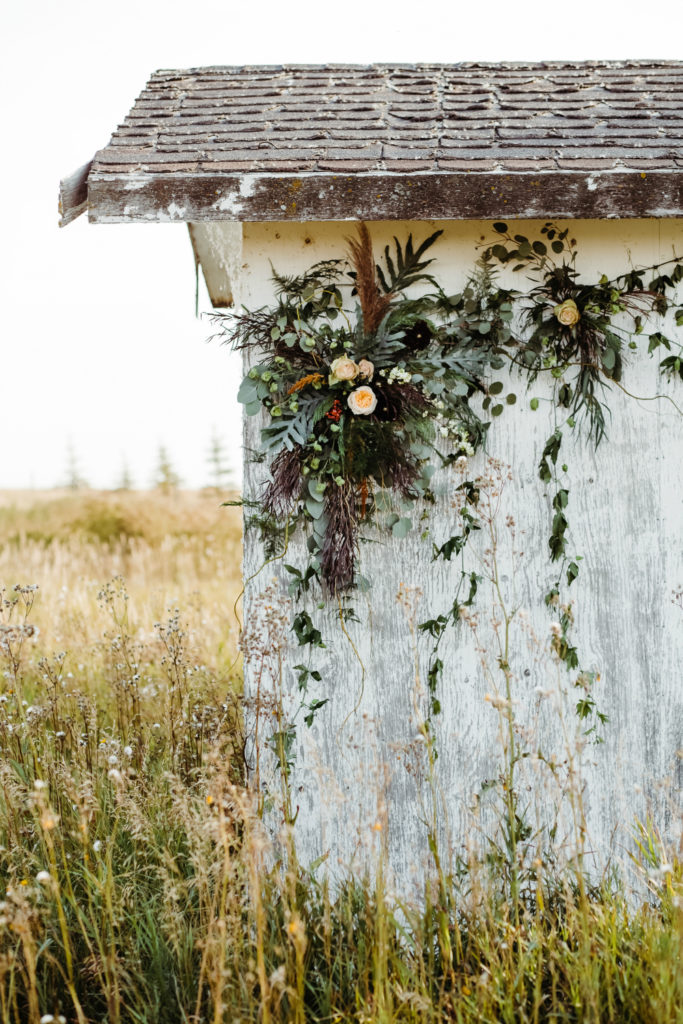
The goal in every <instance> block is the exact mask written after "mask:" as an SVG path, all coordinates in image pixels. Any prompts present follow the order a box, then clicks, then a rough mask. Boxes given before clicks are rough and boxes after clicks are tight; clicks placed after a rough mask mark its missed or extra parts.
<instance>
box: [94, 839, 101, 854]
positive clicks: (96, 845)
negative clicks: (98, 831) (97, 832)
mask: <svg viewBox="0 0 683 1024" xmlns="http://www.w3.org/2000/svg"><path fill="white" fill-rule="evenodd" d="M92 848H93V850H94V851H95V853H99V852H100V850H101V849H102V840H101V839H96V840H95V842H94V843H93V844H92Z"/></svg>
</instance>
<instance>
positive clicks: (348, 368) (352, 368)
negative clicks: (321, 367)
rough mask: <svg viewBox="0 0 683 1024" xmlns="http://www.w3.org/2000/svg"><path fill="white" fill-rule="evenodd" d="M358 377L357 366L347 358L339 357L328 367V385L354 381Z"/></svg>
mask: <svg viewBox="0 0 683 1024" xmlns="http://www.w3.org/2000/svg"><path fill="white" fill-rule="evenodd" d="M357 376H358V366H357V365H356V363H354V361H353V359H349V357H348V356H339V358H338V359H335V361H334V362H333V363H332V365H331V366H330V384H334V383H335V382H336V381H339V380H355V379H356V377H357Z"/></svg>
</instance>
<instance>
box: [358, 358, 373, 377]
mask: <svg viewBox="0 0 683 1024" xmlns="http://www.w3.org/2000/svg"><path fill="white" fill-rule="evenodd" d="M358 372H359V373H360V375H361V377H365V379H366V380H372V378H373V375H374V373H375V364H374V363H371V362H370V360H369V359H360V360H359V361H358Z"/></svg>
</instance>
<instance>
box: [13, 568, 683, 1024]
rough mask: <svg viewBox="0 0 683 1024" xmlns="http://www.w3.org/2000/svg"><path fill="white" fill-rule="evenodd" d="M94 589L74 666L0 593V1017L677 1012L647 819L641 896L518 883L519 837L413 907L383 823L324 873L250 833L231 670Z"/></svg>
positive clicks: (675, 936) (173, 629)
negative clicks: (360, 851) (357, 859)
mask: <svg viewBox="0 0 683 1024" xmlns="http://www.w3.org/2000/svg"><path fill="white" fill-rule="evenodd" d="M98 557H99V556H98ZM181 583H182V581H181ZM98 593H99V603H98V604H97V617H96V622H97V624H98V625H99V626H101V627H102V626H103V627H104V628H103V629H102V631H101V633H100V635H99V637H97V638H95V637H94V636H92V635H90V636H89V637H85V638H82V640H84V641H87V642H82V643H81V646H80V650H79V655H78V656H79V657H82V658H87V657H88V655H89V654H90V656H91V658H92V661H93V662H94V663H95V664H96V666H97V667H96V669H92V668H91V669H88V670H86V669H85V668H84V669H83V671H82V672H80V673H79V670H78V666H77V664H76V666H75V668H73V669H72V668H71V667H70V666H72V665H73V664H74V662H73V661H72V659H71V656H70V654H69V653H68V651H66V652H63V651H62V650H61V649H57V653H51V652H50V651H48V650H47V649H46V647H45V636H44V634H40V635H38V634H36V631H35V629H34V625H33V623H34V622H35V621H36V620H37V619H39V618H40V615H41V591H36V589H35V588H33V587H32V586H12V587H11V588H9V589H8V590H6V591H5V592H4V594H3V604H2V614H1V616H0V671H1V672H2V686H1V689H2V693H0V748H1V750H0V844H1V846H0V877H1V883H2V886H3V888H4V896H3V897H2V900H1V902H0V1021H2V1022H3V1024H5V1022H7V1024H39V1022H40V1021H43V1022H44V1024H49V1022H50V1021H55V1022H56V1021H60V1020H62V1021H63V1022H69V1024H71V1022H78V1024H82V1022H92V1024H95V1022H98V1024H99V1022H102V1021H106V1022H108V1024H129V1022H130V1024H179V1022H187V1024H199V1022H207V1024H208V1022H212V1024H218V1022H226V1024H227V1022H231V1024H232V1022H237V1021H254V1022H256V1021H263V1022H275V1021H278V1022H280V1021H294V1022H304V1021H311V1022H312V1021H318V1022H330V1024H331V1022H334V1021H337V1022H341V1021H358V1022H370V1021H380V1022H394V1021H396V1022H399V1021H400V1022H413V1021H414V1022H423V1021H424V1022H435V1024H436V1022H439V1021H454V1022H458V1024H467V1022H475V1021H476V1022H479V1021H483V1022H490V1024H497V1022H501V1021H504V1022H509V1024H518V1022H530V1024H541V1022H543V1024H545V1022H548V1024H549V1022H553V1024H555V1022H579V1021H582V1022H583V1021H590V1022H603V1021H610V1022H612V1021H613V1022H619V1024H629V1022H633V1024H636V1022H638V1024H674V1022H679V1021H680V1020H681V1014H682V1012H683V1011H682V1007H683V981H682V979H681V975H680V969H679V964H680V960H681V946H682V944H683V878H682V872H681V866H680V863H679V862H678V861H677V860H676V857H675V855H674V852H673V851H671V850H667V849H666V848H665V845H664V843H663V842H662V840H661V839H660V837H659V836H658V835H657V832H656V830H655V828H654V827H653V825H652V824H651V823H642V824H641V825H640V826H639V828H638V834H637V837H636V839H637V845H636V851H637V852H636V859H637V862H638V865H639V868H640V870H641V872H642V876H643V878H644V879H646V881H647V885H648V888H649V899H647V900H646V901H645V902H643V903H642V905H639V906H636V904H635V901H634V898H633V895H632V894H631V893H629V892H627V891H626V889H625V888H624V886H623V885H622V884H620V882H619V880H618V879H617V878H616V877H612V878H611V879H610V880H609V881H605V882H604V883H602V884H600V885H595V884H591V883H590V882H589V881H588V880H587V879H586V878H585V876H584V875H583V873H582V869H581V865H580V863H578V862H574V863H573V864H571V865H566V866H565V867H559V866H553V862H552V859H551V858H548V859H547V861H545V862H544V864H543V869H542V870H537V871H536V872H535V873H531V872H530V870H529V869H528V868H525V871H526V873H525V874H524V876H523V877H522V876H521V874H520V872H521V867H520V865H521V864H522V863H525V862H523V861H522V859H521V857H520V855H519V850H518V847H519V845H520V843H519V838H518V837H513V838H512V839H511V841H510V843H509V844H508V846H507V847H506V846H503V849H502V855H496V856H487V851H485V850H484V851H482V853H481V855H480V856H479V857H477V856H476V855H475V854H474V853H472V854H471V857H470V859H469V860H468V861H466V862H463V863H462V865H460V870H459V872H458V874H457V877H451V875H450V874H445V873H444V871H443V870H441V871H437V879H436V881H435V883H434V884H431V883H430V884H428V885H427V886H426V888H425V891H424V898H423V901H422V903H421V905H420V906H419V907H416V906H410V905H404V904H401V903H400V902H397V901H396V900H392V898H391V897H390V896H389V894H388V891H387V888H386V887H385V885H384V883H383V880H382V879H383V853H382V841H381V833H380V834H379V835H378V841H377V862H376V865H375V870H374V872H373V876H372V878H370V877H366V878H358V877H356V878H346V879H342V880H341V881H339V882H338V884H335V886H334V887H332V886H331V884H330V882H329V881H328V879H326V878H325V877H318V876H317V875H316V873H315V872H311V871H306V870H304V869H303V868H302V867H301V866H300V865H299V864H298V863H297V860H296V855H295V848H294V841H293V838H292V834H291V829H290V828H289V826H287V827H286V831H285V835H284V836H283V837H278V842H277V845H274V843H273V840H272V837H271V836H269V835H268V834H267V832H266V830H265V828H264V825H263V822H262V819H261V815H260V808H259V804H258V801H257V798H256V794H255V793H254V792H252V791H251V790H250V789H248V788H247V787H245V785H244V751H245V741H244V736H243V723H242V718H241V707H240V701H239V692H238V691H239V687H238V681H237V680H235V679H233V678H232V677H231V676H230V673H229V671H228V666H227V664H226V659H224V657H223V656H214V657H213V658H211V657H210V652H207V650H206V648H205V643H206V640H205V637H204V636H203V635H202V633H201V629H199V628H194V627H193V626H192V621H193V617H195V616H196V610H195V608H194V607H193V606H192V602H191V601H190V602H189V604H190V609H189V612H188V614H185V613H181V612H180V611H178V610H177V607H179V606H180V605H181V603H182V602H181V601H178V602H177V605H176V604H172V605H170V608H169V610H168V611H167V612H166V613H165V614H164V615H163V616H161V617H160V618H159V620H158V624H157V626H156V627H154V626H153V627H152V628H151V629H141V628H139V619H138V613H137V609H136V606H135V600H134V599H133V598H129V599H128V600H127V591H126V588H125V587H124V585H123V583H122V581H121V580H120V579H115V580H113V581H112V582H110V583H109V584H105V585H104V586H102V585H100V586H99V587H98ZM94 599H95V600H97V598H96V597H95V598H94ZM500 621H501V623H502V625H501V629H503V630H504V624H505V619H504V617H503V618H501V620H500ZM501 635H503V634H501ZM214 654H215V652H214ZM501 671H502V673H503V675H502V677H501V678H502V683H503V688H502V690H501V692H500V694H496V693H495V691H494V696H495V697H496V700H497V701H498V700H499V701H500V702H502V703H499V708H498V710H499V713H500V715H501V725H502V728H503V732H504V735H507V727H508V726H509V724H510V722H509V714H508V712H509V705H508V704H506V703H505V701H507V700H508V698H507V696H506V694H505V692H504V690H505V684H506V678H505V662H503V665H502V666H501ZM93 679H96V686H93V685H92V683H93ZM513 725H514V722H513ZM514 736H515V738H514V744H512V742H511V745H510V747H509V749H508V750H507V757H508V762H507V763H508V765H510V764H512V762H511V760H510V758H511V757H515V756H516V755H517V753H518V752H519V738H518V736H517V734H516V733H515V734H514ZM512 767H513V768H514V770H515V772H516V771H517V770H518V763H517V762H515V763H514V764H513V765H512ZM509 771H510V769H509V768H508V773H509ZM502 778H503V779H505V778H506V772H505V768H503V771H502ZM512 781H513V782H514V774H513V775H512ZM502 792H503V805H502V806H503V814H505V813H506V811H505V807H506V805H505V790H504V789H503V791H502ZM508 810H509V815H508V817H509V820H510V821H513V820H514V815H515V814H516V813H517V807H516V806H515V805H514V804H513V805H512V806H511V809H510V808H509V809H508ZM432 831H433V841H434V843H436V830H435V828H432ZM489 852H490V851H489ZM498 854H500V851H498ZM512 857H514V858H515V859H514V864H511V862H510V860H511V858H512ZM437 866H438V864H437ZM532 867H533V864H532Z"/></svg>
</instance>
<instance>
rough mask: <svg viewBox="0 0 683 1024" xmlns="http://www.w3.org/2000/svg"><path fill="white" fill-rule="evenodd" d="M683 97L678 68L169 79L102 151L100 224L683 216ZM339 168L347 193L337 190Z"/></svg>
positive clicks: (168, 75)
mask: <svg viewBox="0 0 683 1024" xmlns="http://www.w3.org/2000/svg"><path fill="white" fill-rule="evenodd" d="M682 101H683V62H679V61H662V62H649V61H619V62H586V63H578V64H576V63H574V64H572V63H566V62H563V63H560V62H556V63H540V64H518V63H505V64H451V65H435V64H419V65H404V64H391V65H387V64H381V65H370V66H360V65H328V66H320V65H306V66H302V65H298V66H274V67H211V68H197V69H192V70H187V71H158V72H156V73H155V74H154V75H152V78H151V79H150V81H149V82H148V84H147V86H146V88H145V89H144V91H143V92H142V93H141V95H140V97H139V98H138V99H137V101H136V103H135V106H134V107H133V109H132V110H131V112H130V114H129V115H128V117H127V118H126V119H125V121H124V122H123V124H122V125H121V126H120V127H119V128H118V130H117V131H116V132H114V135H113V137H112V139H111V142H110V143H109V145H108V146H106V147H105V148H104V149H103V150H101V151H100V152H99V153H97V154H96V156H95V159H94V162H93V165H92V169H91V171H90V176H89V180H88V192H89V208H90V216H91V219H94V220H112V219H118V220H120V219H127V218H128V219H180V220H183V219H184V220H192V219H218V218H220V217H221V216H223V217H224V218H225V217H226V216H227V217H228V218H229V219H238V220H240V219H241V220H251V219H253V220H256V219H258V220H264V219H273V220H275V219H322V217H321V214H322V212H323V209H324V208H326V209H327V210H328V216H326V217H325V218H324V219H334V218H335V217H345V216H357V215H359V214H360V215H362V216H364V217H375V218H378V217H383V216H384V217H393V216H397V215H399V213H397V209H399V208H400V209H404V208H405V207H406V204H407V205H408V207H410V208H411V210H412V208H413V207H415V213H420V212H421V213H422V215H426V216H448V215H450V216H456V217H457V216H487V215H492V216H495V215H497V214H498V213H500V214H502V213H506V214H507V215H508V216H512V215H513V213H516V214H517V215H521V216H525V215H526V216H534V215H536V214H535V213H534V210H535V209H536V207H538V208H539V210H540V209H541V208H543V213H542V214H539V215H545V214H547V215H551V214H553V215H562V214H564V215H569V216H572V215H574V216H577V215H586V213H585V212H584V213H582V212H581V211H582V210H584V211H586V210H587V211H588V215H593V216H600V215H602V216H607V215H621V216H629V215H631V216H633V215H644V214H646V213H659V214H660V215H665V216H666V215H669V216H671V215H674V216H675V215H680V214H681V212H683V211H682V202H681V199H682V195H683V193H682V191H681V184H680V183H681V181H682V180H683V178H682V177H681V175H683V131H682V128H683V102H682ZM292 175H294V176H295V177H296V179H297V181H299V184H298V186H297V187H296V189H295V191H294V193H292V192H291V188H290V186H291V184H292V180H291V177H290V176H292ZM530 175H531V178H530V177H529V176H530ZM652 175H654V178H653V180H652V181H650V182H649V184H648V185H644V184H640V186H639V187H637V188H634V187H633V186H636V185H637V184H638V182H641V183H642V182H643V181H645V180H646V179H647V178H648V177H650V176H652ZM663 175H664V177H663ZM672 175H673V177H672ZM340 176H341V177H343V178H344V180H346V181H347V182H349V181H350V182H351V184H350V185H349V186H348V187H347V192H346V193H345V192H344V189H343V188H341V187H339V186H337V187H333V188H329V187H327V186H329V185H330V183H331V181H332V180H333V179H335V177H336V180H339V177H340ZM539 176H540V177H539ZM425 179H428V181H426V180H425ZM532 179H534V180H537V181H538V184H536V185H531V180H532ZM409 180H410V181H412V182H413V184H412V186H411V185H410V184H409ZM465 180H466V181H467V182H468V184H466V185H465V184H464V181H465ZM505 180H507V181H508V182H510V181H511V182H512V183H513V184H515V183H516V187H515V188H513V189H512V190H511V188H510V187H508V188H507V189H506V188H505V185H504V182H505ZM361 181H366V182H368V181H371V182H372V183H371V184H366V186H363V187H361V186H360V185H359V183H360V182H361ZM580 181H584V182H585V184H584V186H583V188H582V187H581V185H580ZM316 182H317V185H316V184H315V183H316ZM491 182H492V183H493V184H491ZM321 183H322V184H324V185H325V186H326V187H325V188H324V189H323V191H322V193H321V191H320V188H319V185H320V184H321ZM522 184H524V185H525V187H526V192H527V193H528V192H529V189H532V191H533V190H535V193H536V196H535V198H534V199H533V201H531V205H529V201H528V200H529V196H527V201H526V205H525V202H524V199H523V197H520V196H519V187H518V186H520V185H522ZM567 184H571V186H572V187H571V188H570V190H569V193H567V190H566V185H567ZM627 184H628V186H629V187H628V188H627V192H628V195H625V194H622V195H621V196H619V194H618V189H619V188H620V189H622V191H623V189H624V187H625V186H626V185H627ZM181 185H182V187H178V186H181ZM482 186H483V187H484V195H479V193H480V192H481V189H482ZM411 188H412V189H415V188H417V189H418V190H419V192H420V193H421V194H422V196H423V201H422V206H420V202H419V201H418V200H417V194H416V193H413V194H412V195H411V194H410V192H411ZM491 188H493V189H494V196H493V197H492V196H491V195H490V190H491ZM500 188H503V192H507V194H508V199H507V205H508V206H510V205H512V206H513V207H514V210H513V209H509V210H505V209H503V207H504V206H505V205H506V203H505V202H504V201H503V199H502V198H501V195H500V194H499V191H500ZM539 188H541V189H542V191H543V194H544V196H545V198H544V199H543V200H539V199H538V190H539ZM396 189H397V190H398V192H396V193H395V190H396ZM425 189H426V190H427V192H425ZM487 192H488V193H489V194H488V196H487V199H488V204H487V203H486V202H484V196H485V194H486V193H487ZM512 192H514V193H515V197H513V195H512ZM390 193H391V194H390ZM394 193H395V194H394ZM595 193H598V194H597V195H595ZM345 194H346V195H347V196H348V198H347V200H346V202H345V201H344V195H345ZM316 195H317V196H319V200H320V201H319V202H317V203H316V201H315V197H316ZM378 195H379V196H380V199H377V198H376V197H377V196H378ZM477 195H479V198H478V200H477V201H474V200H475V198H476V196H477ZM217 196H218V198H216V197H217ZM372 196H375V199H373V200H372V201H371V198H372ZM430 197H431V198H430ZM397 198H398V206H397V202H396V199H397ZM302 202H303V208H302ZM520 203H521V205H520ZM563 203H564V207H565V209H559V208H558V204H559V206H561V205H562V204H563ZM359 204H360V205H361V206H362V207H363V209H362V210H358V209H357V208H356V207H358V205H359ZM615 204H616V205H615ZM546 206H548V209H547V210H546V209H545V207H546ZM489 207H492V210H491V213H490V214H488V213H487V212H486V211H487V210H488V208H489ZM493 207H496V211H495V212H494V211H493ZM432 208H433V209H432ZM430 209H431V212H429V210H430ZM463 209H464V212H462V210H463ZM126 210H127V214H126V213H125V211H126ZM525 210H527V211H528V212H526V213H525V212H524V211H525ZM601 210H602V212H601ZM448 211H450V214H449V212H448ZM591 211H593V212H591ZM409 215H414V213H410V214H409Z"/></svg>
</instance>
